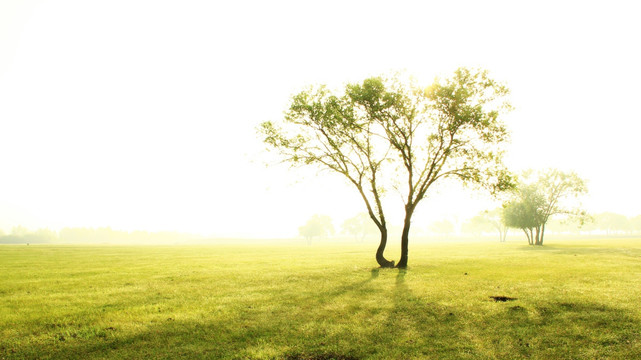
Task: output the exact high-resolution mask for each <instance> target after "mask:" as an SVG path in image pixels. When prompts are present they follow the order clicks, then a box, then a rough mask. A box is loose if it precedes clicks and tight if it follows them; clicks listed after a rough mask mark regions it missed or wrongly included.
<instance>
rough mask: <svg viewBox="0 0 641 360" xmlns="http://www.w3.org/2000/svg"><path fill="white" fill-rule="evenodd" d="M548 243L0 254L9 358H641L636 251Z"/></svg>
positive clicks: (606, 244) (596, 243)
mask: <svg viewBox="0 0 641 360" xmlns="http://www.w3.org/2000/svg"><path fill="white" fill-rule="evenodd" d="M547 241H548V244H547V245H545V246H543V247H532V246H527V245H526V244H525V241H523V242H508V243H498V242H490V241H486V242H475V243H455V244H445V243H443V244H435V243H433V244H410V268H409V269H408V270H398V269H378V268H376V267H375V262H374V259H373V254H374V250H375V244H374V245H371V244H369V245H368V244H356V245H350V244H343V243H332V244H313V245H312V246H305V245H297V244H278V245H263V244H256V243H255V244H238V245H209V246H162V247H152V246H52V245H39V246H34V245H31V246H26V245H7V246H0V305H1V306H0V359H31V358H39V359H48V358H50V359H60V358H78V359H175V358H211V359H219V358H220V359H425V358H427V359H429V358H434V359H443V358H451V359H466V358H468V359H478V358H481V359H493V358H498V359H515V358H535V359H552V358H567V359H584V358H585V359H594V358H614V359H630V358H639V357H641V306H640V303H639V299H640V298H641V286H639V284H641V239H598V240H594V239H593V240H589V239H584V240H573V241H561V240H558V241H555V240H552V239H549V240H547ZM395 255H396V257H398V255H397V254H394V253H393V252H391V253H390V255H389V256H388V257H390V258H393V257H394V256H395ZM503 298H510V299H503ZM502 300H506V301H502Z"/></svg>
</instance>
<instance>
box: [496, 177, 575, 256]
mask: <svg viewBox="0 0 641 360" xmlns="http://www.w3.org/2000/svg"><path fill="white" fill-rule="evenodd" d="M586 192H587V186H586V184H585V181H584V180H583V179H581V178H580V177H579V176H578V175H577V174H576V173H574V172H562V171H559V170H557V169H549V170H546V171H542V172H539V173H538V174H537V175H536V177H534V173H533V172H532V171H528V172H526V173H525V174H524V176H523V180H522V181H521V184H520V185H519V186H518V187H517V188H516V190H515V192H514V199H512V200H511V201H508V202H507V203H505V204H504V205H503V219H504V222H505V224H506V225H507V226H509V227H513V228H518V229H522V230H523V232H525V235H526V237H527V239H528V244H530V245H543V238H544V234H545V226H546V224H547V222H548V221H549V219H550V217H552V216H557V215H561V216H565V217H567V218H568V219H571V220H576V221H579V222H580V223H581V224H582V223H583V222H584V221H585V220H586V219H587V218H588V216H587V214H586V212H585V211H584V210H582V209H581V207H580V205H579V204H578V203H574V204H573V203H572V202H573V201H574V200H577V199H578V197H579V196H580V195H582V194H585V193H586Z"/></svg>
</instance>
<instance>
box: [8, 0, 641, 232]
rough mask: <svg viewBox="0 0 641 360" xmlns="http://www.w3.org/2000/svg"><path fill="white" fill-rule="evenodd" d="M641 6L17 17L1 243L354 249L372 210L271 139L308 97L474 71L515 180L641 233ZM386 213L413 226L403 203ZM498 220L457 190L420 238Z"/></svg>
mask: <svg viewBox="0 0 641 360" xmlns="http://www.w3.org/2000/svg"><path fill="white" fill-rule="evenodd" d="M638 7H639V6H638V5H637V4H636V3H635V2H632V1H610V2H608V3H607V4H606V3H599V2H575V1H566V2H551V1H543V2H537V3H532V4H521V3H514V2H508V1H490V2H484V3H483V4H481V3H478V2H473V1H453V2H447V3H444V2H432V1H427V2H419V1H398V2H394V4H391V3H386V2H376V1H367V2H365V1H350V2H338V1H323V2H294V1H291V2H288V1H272V2H258V1H244V2H234V3H219V2H208V1H183V2H177V1H175V2H174V1H142V0H139V1H136V0H132V1H118V0H116V1H110V2H86V1H73V0H58V1H47V0H39V1H35V0H34V1H32V0H27V1H19V0H5V1H2V2H1V3H0V49H1V50H0V154H1V155H0V160H1V161H2V174H1V176H0V229H1V230H2V233H4V234H10V233H11V232H12V231H13V229H16V228H17V227H18V226H20V228H18V229H28V232H29V231H36V229H48V230H42V231H51V232H53V233H56V234H58V233H60V234H61V233H62V230H64V229H65V228H66V229H67V230H69V229H83V228H84V229H88V228H92V229H94V231H97V230H95V229H98V228H103V229H107V228H109V229H110V230H109V231H112V232H115V233H118V232H120V233H127V234H132V233H133V232H134V231H139V232H141V233H143V232H147V233H157V234H175V233H187V234H194V236H195V235H196V234H197V235H201V236H207V237H243V238H289V237H295V236H298V235H299V227H300V226H302V225H304V224H305V223H306V221H308V219H309V218H310V217H312V216H313V215H314V214H323V215H327V216H330V217H331V218H332V219H333V224H334V227H335V230H336V231H337V232H340V226H341V224H342V223H343V222H344V221H345V220H347V219H349V218H352V217H354V216H356V215H357V214H358V213H361V212H363V211H364V206H363V205H362V203H361V201H360V199H359V197H358V196H357V195H358V194H356V193H354V191H352V189H351V188H350V187H349V186H348V184H346V183H345V181H344V180H343V179H342V178H341V177H340V176H337V175H334V174H330V173H327V172H319V171H316V170H314V169H289V168H288V166H286V165H278V164H277V163H276V159H275V158H274V157H272V156H271V155H270V154H268V153H266V152H265V147H264V145H263V144H262V143H261V140H260V138H259V137H258V135H257V133H256V126H257V125H258V124H259V123H260V122H262V121H266V120H275V119H278V118H280V117H282V114H283V111H284V110H285V109H286V108H287V104H288V101H289V98H290V96H291V95H293V94H295V93H297V92H298V91H300V90H302V89H303V88H304V87H306V86H308V85H312V84H318V83H327V84H329V85H330V86H340V85H341V84H343V83H345V82H355V81H360V80H362V79H364V78H366V77H368V76H375V75H381V74H385V73H389V72H391V71H396V70H406V71H407V72H408V73H410V74H413V75H415V76H416V77H417V78H418V79H419V80H420V81H421V82H422V83H424V84H425V85H427V84H429V83H431V81H432V79H433V77H434V76H437V75H441V74H442V75H447V74H449V73H451V72H452V71H453V70H454V69H456V68H458V67H460V66H468V67H482V68H485V69H487V70H489V71H490V75H491V76H492V77H493V78H496V79H497V80H500V81H503V82H505V83H506V84H507V86H508V87H509V88H510V89H511V91H512V94H511V96H510V99H511V101H512V104H513V105H514V107H515V110H514V111H512V112H511V113H510V114H509V115H508V116H507V117H506V118H505V119H504V120H505V122H506V124H507V126H508V128H509V129H510V130H511V133H512V135H511V143H510V144H509V145H508V148H507V156H506V163H507V165H508V166H509V168H510V169H512V170H513V171H516V172H518V171H520V170H524V169H529V168H533V169H542V168H548V167H556V168H559V169H561V170H564V171H571V170H572V171H576V172H577V173H578V174H579V176H581V177H583V178H585V179H587V180H588V189H589V194H588V195H587V196H586V197H585V198H584V199H583V204H584V207H585V208H586V209H587V210H588V211H589V212H591V213H593V214H601V213H605V212H610V213H616V214H619V215H622V216H624V217H626V218H628V219H633V218H634V217H635V216H637V215H639V214H641V206H640V205H639V204H640V203H641V192H639V191H638V175H639V174H640V173H641V171H640V170H639V166H638V164H637V160H636V158H637V156H638V154H639V153H641V145H640V144H639V141H638V136H639V135H638V134H639V130H641V121H640V120H641V118H640V117H641V115H639V111H638V109H637V108H638V105H637V103H638V99H639V98H641V90H640V89H639V87H638V84H639V83H640V82H641V70H640V68H639V66H638V64H640V63H641V50H639V47H638V44H637V43H638V34H639V33H641V24H639V22H638V21H637V16H636V15H637V14H638V13H639V12H638V10H639V9H638ZM388 201H389V203H390V205H389V206H388V208H389V210H388V211H389V212H390V221H391V223H392V224H394V223H400V221H401V219H402V217H401V216H402V214H401V211H402V206H401V203H400V198H399V196H398V195H396V194H394V193H390V194H389V196H388ZM498 205H499V203H498V202H496V201H493V200H492V199H490V198H488V197H486V196H484V195H483V194H481V193H475V192H471V191H469V190H467V189H462V188H460V187H459V186H457V185H456V184H455V183H448V184H447V185H446V186H441V187H438V188H435V189H434V191H433V192H432V193H431V194H430V195H429V197H428V199H427V200H426V201H425V202H424V203H423V204H422V205H421V206H420V207H419V208H418V211H417V213H416V215H415V217H414V225H413V229H417V230H416V231H424V232H426V233H429V232H430V231H433V230H434V228H433V227H432V226H433V224H434V223H438V222H439V221H440V222H444V221H449V222H450V223H454V224H455V225H456V224H458V225H457V226H458V228H461V226H462V225H463V224H464V223H465V221H466V220H467V219H469V218H471V217H473V216H474V215H476V214H477V213H478V212H479V211H482V210H486V209H493V208H495V207H497V206H498ZM390 206H391V207H390ZM395 209H396V210H395ZM630 226H631V227H630V229H631V230H629V232H632V231H636V230H634V226H632V225H630ZM445 227H447V225H445ZM430 229H431V230H430ZM592 230H593V231H606V230H602V229H596V228H595V229H592ZM19 231H23V230H19ZM457 231H458V230H457ZM105 232H106V230H105ZM433 232H434V233H437V232H435V231H433ZM77 233H78V231H77V232H76V234H77ZM80 233H81V232H80ZM70 236H71V235H70ZM74 236H75V235H74ZM78 236H80V235H78ZM85 236H89V235H87V234H85ZM92 236H93V235H92ZM105 236H106V235H105ZM114 236H115V235H114ZM123 236H125V235H123ZM158 236H161V235H158ZM168 236H169V235H168Z"/></svg>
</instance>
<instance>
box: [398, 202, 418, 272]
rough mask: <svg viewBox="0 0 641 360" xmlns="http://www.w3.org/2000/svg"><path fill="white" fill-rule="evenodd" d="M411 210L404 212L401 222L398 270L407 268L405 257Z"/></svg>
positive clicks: (407, 247)
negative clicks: (403, 219)
mask: <svg viewBox="0 0 641 360" xmlns="http://www.w3.org/2000/svg"><path fill="white" fill-rule="evenodd" d="M413 212H414V211H413V210H408V209H407V208H406V210H405V221H404V222H403V234H402V235H401V258H400V259H399V260H398V265H396V267H397V268H399V269H405V268H407V257H408V253H409V241H410V225H412V221H411V220H412V213H413Z"/></svg>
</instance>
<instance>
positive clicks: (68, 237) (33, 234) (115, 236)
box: [0, 226, 192, 244]
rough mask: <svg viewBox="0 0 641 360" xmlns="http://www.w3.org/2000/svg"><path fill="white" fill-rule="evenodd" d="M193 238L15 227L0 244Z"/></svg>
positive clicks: (2, 235) (0, 238)
mask: <svg viewBox="0 0 641 360" xmlns="http://www.w3.org/2000/svg"><path fill="white" fill-rule="evenodd" d="M191 237H192V236H190V235H186V234H181V233H177V232H147V231H132V232H128V231H120V230H113V229H111V228H109V227H101V228H63V229H61V230H60V231H59V232H56V231H53V230H49V229H38V230H34V231H30V230H29V229H27V228H26V227H24V226H15V227H13V228H12V229H11V232H10V233H9V234H5V233H4V232H2V231H1V230H0V244H50V243H53V244H55V243H63V244H64V243H92V244H93V243H95V244H101V243H172V242H176V241H179V240H185V239H188V238H191Z"/></svg>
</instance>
